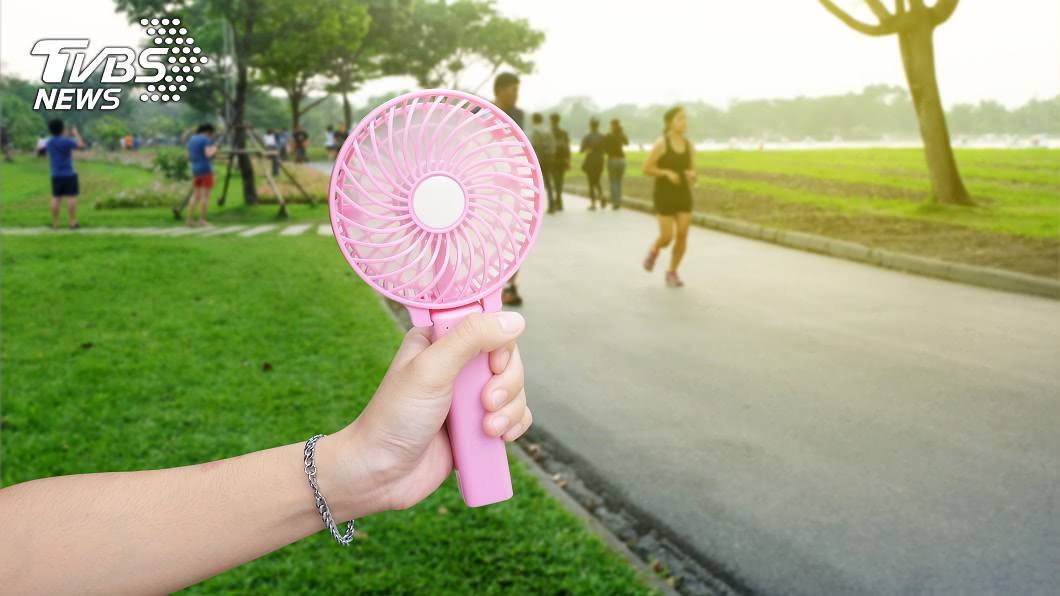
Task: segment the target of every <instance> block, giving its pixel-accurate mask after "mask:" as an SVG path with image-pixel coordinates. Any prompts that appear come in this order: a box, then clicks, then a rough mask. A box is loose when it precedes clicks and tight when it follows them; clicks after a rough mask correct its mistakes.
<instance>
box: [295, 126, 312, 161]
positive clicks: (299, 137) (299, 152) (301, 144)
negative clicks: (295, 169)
mask: <svg viewBox="0 0 1060 596" xmlns="http://www.w3.org/2000/svg"><path fill="white" fill-rule="evenodd" d="M307 147H309V133H308V132H306V131H305V129H304V128H302V127H301V126H299V127H298V128H296V129H295V131H294V162H295V163H305V152H306V148H307Z"/></svg>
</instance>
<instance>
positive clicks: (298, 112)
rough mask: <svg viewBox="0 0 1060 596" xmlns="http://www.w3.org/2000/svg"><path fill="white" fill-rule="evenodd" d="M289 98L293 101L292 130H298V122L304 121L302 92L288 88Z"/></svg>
mask: <svg viewBox="0 0 1060 596" xmlns="http://www.w3.org/2000/svg"><path fill="white" fill-rule="evenodd" d="M287 98H288V99H289V100H290V103H291V130H292V131H295V130H298V123H299V122H301V121H302V94H301V93H298V92H297V91H291V90H290V89H288V90H287Z"/></svg>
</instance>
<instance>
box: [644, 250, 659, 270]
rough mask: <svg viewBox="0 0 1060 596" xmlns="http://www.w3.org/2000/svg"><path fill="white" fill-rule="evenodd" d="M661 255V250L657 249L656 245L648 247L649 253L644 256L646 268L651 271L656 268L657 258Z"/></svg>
mask: <svg viewBox="0 0 1060 596" xmlns="http://www.w3.org/2000/svg"><path fill="white" fill-rule="evenodd" d="M658 257H659V251H657V250H655V245H652V247H651V248H649V249H648V255H647V256H646V257H644V270H645V271H648V272H650V271H651V270H652V269H654V268H655V259H657V258H658Z"/></svg>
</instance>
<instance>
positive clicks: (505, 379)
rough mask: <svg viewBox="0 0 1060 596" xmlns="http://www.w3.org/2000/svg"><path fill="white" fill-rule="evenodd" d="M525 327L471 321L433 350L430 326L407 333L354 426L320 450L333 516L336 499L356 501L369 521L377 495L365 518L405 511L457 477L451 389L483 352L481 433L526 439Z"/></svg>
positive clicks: (518, 322)
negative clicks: (521, 340) (485, 376)
mask: <svg viewBox="0 0 1060 596" xmlns="http://www.w3.org/2000/svg"><path fill="white" fill-rule="evenodd" d="M524 327H525V322H524V321H523V318H522V317H521V316H520V315H518V314H517V313H506V312H505V313H496V314H474V315H470V316H468V317H467V318H466V319H464V321H463V322H461V324H460V325H459V326H458V327H457V328H456V329H454V330H453V331H451V332H449V333H448V334H446V335H445V336H444V337H442V338H441V339H439V340H438V341H437V342H435V343H434V344H431V343H430V336H431V329H430V327H417V328H414V329H412V330H411V331H409V332H408V333H407V334H406V335H405V339H404V341H403V342H402V343H401V347H400V348H399V349H398V352H397V354H396V355H395V356H394V360H393V362H392V363H391V365H390V369H389V370H388V371H387V373H386V375H385V376H384V377H383V381H382V382H381V383H380V384H379V388H378V389H377V390H376V392H375V395H374V396H373V397H372V400H371V401H370V402H369V403H368V406H367V407H365V409H364V411H363V412H362V413H361V415H360V416H359V417H358V418H357V420H355V421H354V422H353V423H352V424H350V425H349V426H347V427H346V428H344V429H343V430H341V431H339V432H338V433H335V434H334V435H332V436H330V437H328V438H326V439H322V440H321V442H320V443H319V445H320V448H319V455H318V457H325V456H326V458H327V461H326V462H324V461H323V460H322V462H321V465H319V466H318V467H319V469H320V483H321V492H322V493H323V494H324V495H325V496H326V497H327V498H328V503H329V505H331V506H332V510H333V514H334V513H335V511H336V510H338V511H340V512H341V511H342V509H341V507H342V505H341V501H339V499H344V498H346V497H349V498H352V497H354V496H358V495H359V496H360V500H361V502H360V503H359V508H360V513H359V514H360V515H363V514H365V513H366V511H365V510H364V505H363V500H364V499H363V496H364V493H365V491H370V492H371V493H372V497H371V499H370V500H371V507H370V508H369V510H368V511H367V512H374V511H385V510H391V509H407V508H408V507H411V506H413V505H415V504H416V503H418V502H420V501H421V500H423V499H424V498H426V497H427V496H428V495H430V494H431V493H433V492H434V491H435V489H437V488H438V486H439V485H441V483H442V482H443V481H444V480H445V479H446V478H447V477H448V476H449V474H450V473H451V472H452V470H453V454H452V450H451V448H450V446H449V435H448V434H447V432H446V429H445V419H446V416H447V415H448V413H449V404H450V402H451V401H452V397H453V382H454V380H455V379H456V376H457V375H458V374H459V373H460V371H461V369H463V367H464V365H465V364H467V363H468V362H470V361H471V360H472V359H473V358H474V357H476V356H478V355H479V354H480V353H482V352H489V365H490V369H491V370H492V371H493V377H492V378H491V379H490V380H489V381H488V382H487V383H486V386H485V388H484V389H483V391H482V403H483V405H484V406H485V408H486V410H487V412H488V413H487V415H486V416H485V419H484V420H483V430H484V431H485V432H486V433H487V434H488V435H490V436H500V437H502V438H503V439H504V440H505V441H514V440H515V439H517V438H519V436H521V435H522V434H523V433H524V432H526V429H527V428H528V427H529V426H530V424H531V422H532V420H533V418H532V416H531V414H530V409H529V408H527V406H526V393H525V392H524V391H523V363H522V359H521V358H520V357H519V349H518V347H517V346H516V344H515V338H517V337H518V336H519V335H520V334H521V333H522V332H523V329H524ZM495 393H496V394H495ZM328 443H331V444H328ZM332 495H335V496H332ZM333 500H335V501H336V503H335V504H332V501H333ZM351 513H352V512H351ZM349 517H355V515H350V516H349Z"/></svg>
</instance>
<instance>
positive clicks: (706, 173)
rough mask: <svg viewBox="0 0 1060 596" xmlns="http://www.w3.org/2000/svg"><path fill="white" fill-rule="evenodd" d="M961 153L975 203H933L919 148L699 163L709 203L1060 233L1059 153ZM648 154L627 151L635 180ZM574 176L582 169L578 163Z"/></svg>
mask: <svg viewBox="0 0 1060 596" xmlns="http://www.w3.org/2000/svg"><path fill="white" fill-rule="evenodd" d="M956 156H957V162H958V167H959V168H960V170H961V173H962V175H963V177H964V181H965V184H966V186H967V187H968V192H969V193H971V195H972V197H973V198H974V199H975V200H976V202H977V203H978V206H976V207H950V206H939V205H934V204H932V203H931V201H930V193H931V185H930V182H929V181H928V177H927V169H926V166H925V165H924V156H923V152H922V151H921V150H919V149H842V150H838V149H829V150H814V151H771V150H766V151H701V152H699V153H698V154H697V156H696V165H697V169H698V170H699V171H700V178H699V186H700V189H701V192H702V193H703V194H704V195H705V196H706V197H707V198H708V200H709V196H710V193H711V191H720V192H726V193H735V194H737V195H743V196H745V197H746V199H747V200H748V201H753V200H755V198H756V197H762V196H764V197H769V198H771V199H774V200H777V201H781V202H784V203H795V204H803V205H808V206H813V207H821V208H824V209H828V210H841V211H846V212H849V213H855V214H860V213H865V214H875V215H888V216H896V217H901V218H905V219H911V220H918V221H925V222H931V223H941V224H947V225H956V226H962V227H967V228H971V229H975V230H981V231H984V232H990V233H998V234H1007V235H1014V236H1022V237H1027V238H1048V239H1058V238H1060V150H1055V149H1028V150H1004V149H957V150H956ZM646 157H647V153H646V152H643V151H631V152H629V153H628V154H627V159H628V162H629V163H628V166H627V170H626V171H627V175H628V176H629V177H630V178H632V179H636V178H640V177H642V174H641V168H642V166H643V163H644V159H645V158H646ZM577 161H578V160H577V159H576V162H577ZM579 163H580V162H579ZM571 174H572V176H580V175H581V171H580V170H579V169H578V168H577V166H576V167H575V168H574V169H573V170H572V172H571ZM642 194H643V190H642ZM647 198H650V196H648V197H647Z"/></svg>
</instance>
